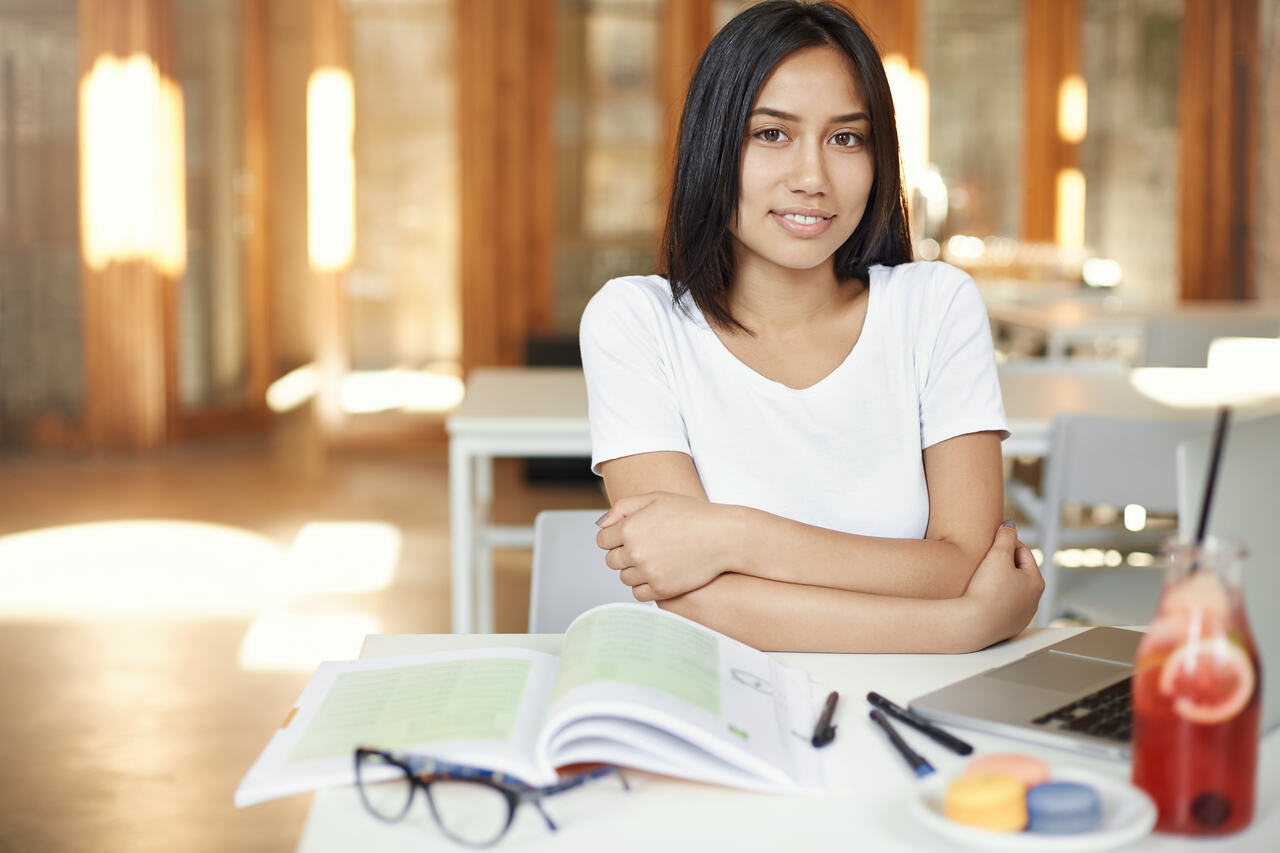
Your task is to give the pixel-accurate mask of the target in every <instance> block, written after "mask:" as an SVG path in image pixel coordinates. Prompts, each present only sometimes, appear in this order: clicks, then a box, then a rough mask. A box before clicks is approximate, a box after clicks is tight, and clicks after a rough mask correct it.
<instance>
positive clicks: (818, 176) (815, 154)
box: [787, 140, 827, 195]
mask: <svg viewBox="0 0 1280 853" xmlns="http://www.w3.org/2000/svg"><path fill="white" fill-rule="evenodd" d="M791 150H792V152H793V153H792V161H791V169H790V173H789V174H788V176H787V188H788V189H790V190H791V191H792V192H795V193H804V194H806V195H821V194H822V193H825V192H826V191H827V164H826V162H825V160H824V159H823V156H822V154H823V151H822V143H821V142H820V141H816V140H815V141H811V142H805V143H803V144H800V145H796V146H794V147H793V148H792V149H791Z"/></svg>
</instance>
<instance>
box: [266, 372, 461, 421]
mask: <svg viewBox="0 0 1280 853" xmlns="http://www.w3.org/2000/svg"><path fill="white" fill-rule="evenodd" d="M319 387H320V376H319V373H318V372H317V371H316V368H315V365H312V364H308V365H305V366H304V367H299V368H297V369H296V370H292V371H290V372H289V373H287V374H285V375H284V376H282V377H280V378H279V379H277V380H276V381H275V382H273V383H271V386H270V387H269V388H267V406H268V407H270V409H271V411H273V412H288V411H291V410H293V409H296V408H297V407H298V406H301V405H303V404H304V403H307V402H309V401H310V400H311V399H313V398H314V397H315V396H316V392H317V391H318V389H319ZM465 390H466V389H465V387H464V386H463V383H462V380H461V379H459V378H458V377H456V376H451V375H447V374H441V373H435V372H432V371H430V370H400V369H392V370H353V371H350V372H348V373H347V374H346V375H344V376H343V377H342V382H341V384H340V385H339V388H338V401H339V405H340V406H341V408H342V411H344V412H346V413H347V414H349V415H359V414H369V413H372V412H387V411H393V410H400V411H406V412H449V411H452V410H454V409H456V408H457V407H458V404H459V403H461V402H462V396H463V394H464V393H465Z"/></svg>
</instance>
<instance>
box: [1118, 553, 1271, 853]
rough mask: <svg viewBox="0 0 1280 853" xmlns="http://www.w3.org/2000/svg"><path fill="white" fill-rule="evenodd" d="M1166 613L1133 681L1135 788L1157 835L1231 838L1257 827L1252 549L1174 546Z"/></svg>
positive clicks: (1258, 687) (1258, 698)
mask: <svg viewBox="0 0 1280 853" xmlns="http://www.w3.org/2000/svg"><path fill="white" fill-rule="evenodd" d="M1166 556H1167V558H1168V569H1167V571H1166V576H1165V585H1164V592H1163V593H1162V594H1161V597H1160V607H1159V610H1158V611H1157V612H1156V615H1155V618H1154V619H1152V621H1151V625H1150V626H1149V627H1148V629H1147V633H1146V636H1145V637H1144V638H1143V640H1142V642H1141V643H1140V644H1139V646H1138V655H1137V659H1136V661H1135V662H1134V675H1133V716H1134V721H1133V722H1134V731H1133V783H1134V784H1135V785H1136V786H1138V787H1139V788H1142V789H1143V790H1145V791H1146V792H1147V794H1149V795H1150V796H1151V798H1152V799H1153V800H1155V803H1156V808H1157V810H1158V812H1159V816H1158V818H1157V821H1156V830H1157V831H1159V832H1171V833H1180V834H1185V835H1199V836H1210V835H1227V834H1230V833H1233V832H1238V831H1240V830H1241V829H1244V828H1245V827H1246V826H1248V825H1249V822H1250V821H1251V820H1252V819H1253V806H1254V787H1255V784H1256V780H1257V766H1258V738H1259V724H1260V711H1261V705H1262V683H1261V674H1262V669H1261V666H1260V665H1259V660H1258V650H1257V646H1256V644H1255V643H1254V639H1253V635H1252V633H1251V632H1250V630H1249V622H1248V618H1247V617H1246V615H1245V607H1244V600H1243V596H1242V595H1241V587H1240V576H1241V569H1242V561H1243V559H1244V556H1245V552H1244V550H1243V548H1241V547H1240V546H1238V545H1236V544H1233V543H1230V542H1227V541H1225V540H1220V539H1214V538H1213V537H1210V538H1209V539H1208V540H1207V541H1206V542H1205V543H1204V545H1203V546H1198V545H1193V544H1188V543H1185V542H1178V543H1174V544H1171V545H1169V546H1168V547H1167V548H1166Z"/></svg>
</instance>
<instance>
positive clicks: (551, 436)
mask: <svg viewBox="0 0 1280 853" xmlns="http://www.w3.org/2000/svg"><path fill="white" fill-rule="evenodd" d="M445 428H446V429H447V430H448V433H449V540H450V548H451V557H452V560H451V562H452V572H453V574H452V589H453V630H454V632H455V633H464V634H465V633H469V632H470V631H472V630H473V628H472V625H473V621H472V620H473V619H474V620H475V622H474V624H475V626H476V628H478V630H479V631H481V632H482V633H488V632H490V631H492V630H493V555H492V549H493V548H495V547H508V548H519V547H525V548H527V547H530V546H532V545H533V528H532V527H531V526H520V527H499V526H495V525H492V524H490V523H489V509H490V505H491V504H492V501H493V460H494V459H495V458H503V457H521V458H523V457H533V456H590V455H591V435H590V432H589V431H588V428H587V387H586V384H585V380H584V379H583V378H582V371H581V370H579V369H577V368H557V367H536V368H481V369H478V370H475V371H472V373H471V375H470V376H469V377H468V378H467V393H466V396H465V397H464V398H463V400H462V404H461V405H459V406H458V408H457V409H456V410H455V411H454V413H453V414H452V415H450V416H449V418H448V420H447V421H446V422H445ZM473 584H474V588H473ZM477 601H479V602H481V607H480V612H479V613H478V614H477V613H476V612H475V602H477Z"/></svg>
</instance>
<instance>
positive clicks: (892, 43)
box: [837, 0, 920, 68]
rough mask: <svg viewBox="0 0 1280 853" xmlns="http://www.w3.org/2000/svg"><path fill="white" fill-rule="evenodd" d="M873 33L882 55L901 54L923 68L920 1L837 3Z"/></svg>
mask: <svg viewBox="0 0 1280 853" xmlns="http://www.w3.org/2000/svg"><path fill="white" fill-rule="evenodd" d="M837 2H838V5H841V6H843V7H844V8H846V9H848V10H849V11H850V12H851V13H853V15H854V16H855V17H856V18H857V19H858V21H859V22H860V23H861V24H862V25H863V27H864V28H866V30H867V31H868V32H869V33H870V34H871V37H872V38H873V39H874V40H875V42H876V45H877V46H878V47H879V48H880V53H881V55H882V56H888V55H889V54H891V53H897V54H900V55H901V56H902V57H903V58H904V59H905V60H906V61H907V65H908V66H910V67H911V68H919V67H920V2H919V0H837Z"/></svg>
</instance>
